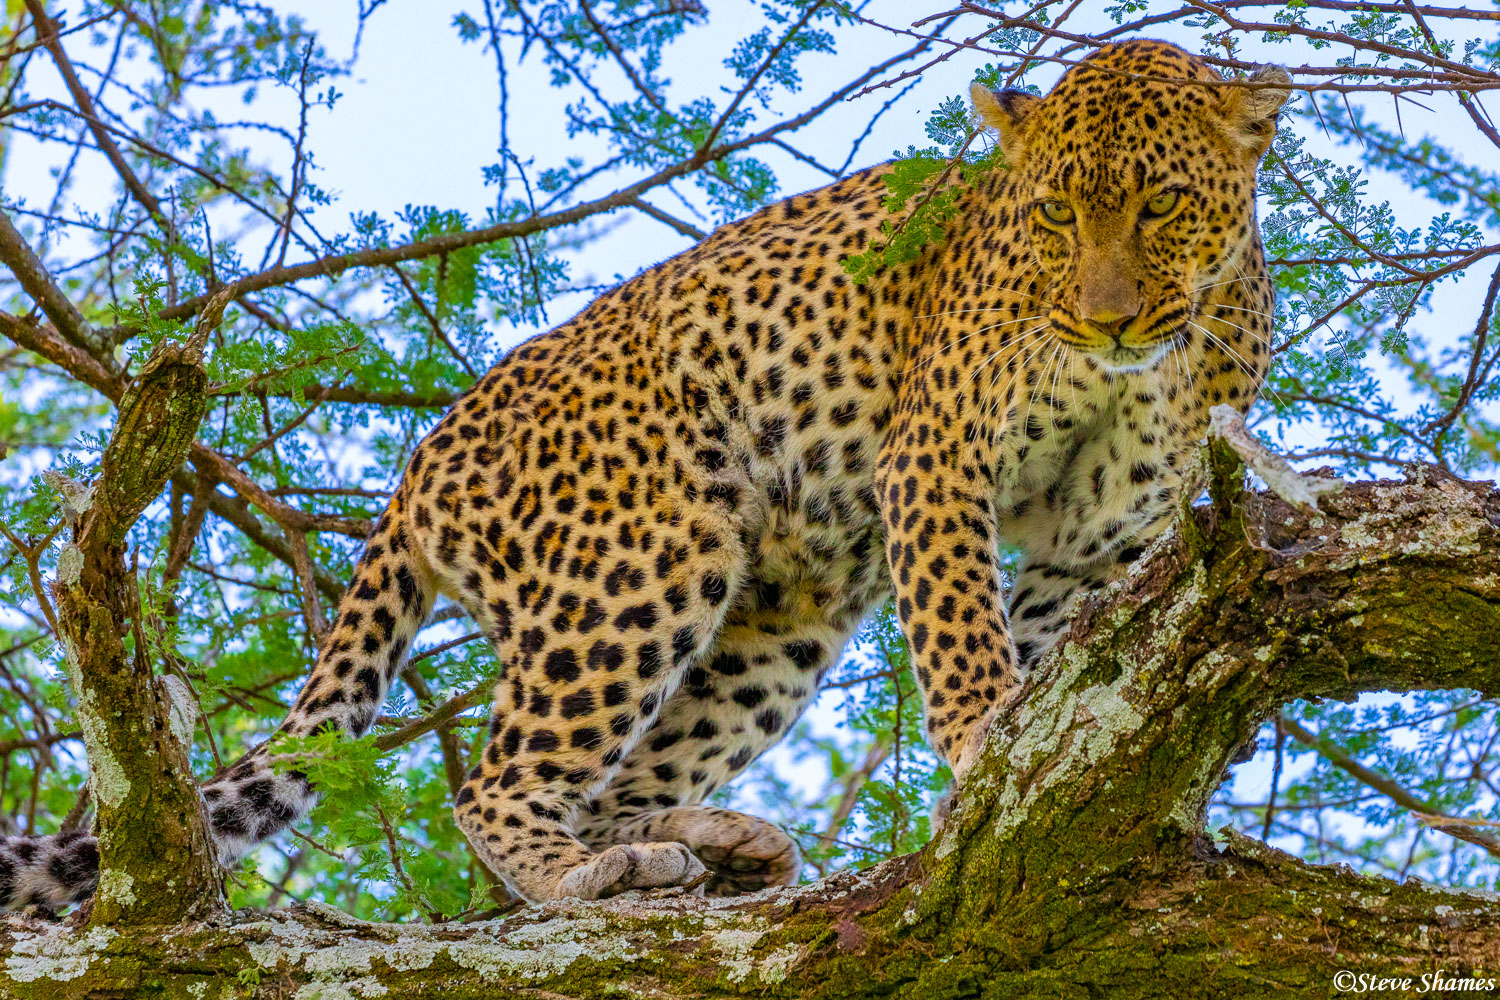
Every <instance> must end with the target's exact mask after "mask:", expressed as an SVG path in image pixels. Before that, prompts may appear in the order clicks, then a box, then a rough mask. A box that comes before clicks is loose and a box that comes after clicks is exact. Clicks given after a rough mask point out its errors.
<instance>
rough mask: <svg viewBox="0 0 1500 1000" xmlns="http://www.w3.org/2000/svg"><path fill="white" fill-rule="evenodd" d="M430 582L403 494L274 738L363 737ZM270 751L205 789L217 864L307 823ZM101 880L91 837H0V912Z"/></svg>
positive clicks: (303, 804)
mask: <svg viewBox="0 0 1500 1000" xmlns="http://www.w3.org/2000/svg"><path fill="white" fill-rule="evenodd" d="M433 597H434V583H433V580H432V575H431V572H430V571H429V569H428V567H427V562H426V560H425V559H424V558H423V557H422V555H421V553H420V552H419V551H417V549H416V547H415V539H414V538H413V536H412V532H411V530H410V529H409V527H408V526H407V524H406V516H405V503H404V500H403V493H402V492H401V491H398V492H397V495H396V497H395V498H394V499H392V501H391V505H390V506H389V507H388V508H387V509H386V512H385V513H384V514H383V515H382V516H381V518H380V520H379V521H378V522H377V523H376V525H375V529H374V531H373V532H371V534H370V538H369V541H368V542H367V543H366V544H365V550H364V553H363V555H361V556H360V559H359V563H358V564H357V565H356V566H355V568H354V577H353V579H352V580H351V581H350V583H349V588H348V589H347V590H346V591H345V592H344V596H343V599H342V600H341V601H340V602H339V608H338V618H337V619H336V621H335V622H334V623H333V627H332V630H331V631H330V632H329V634H328V638H327V640H326V641H325V642H324V643H323V648H322V651H321V652H320V653H319V654H318V661H317V664H316V665H315V666H314V667H313V670H312V673H311V674H310V675H308V678H307V680H306V681H305V682H304V683H303V685H302V691H301V693H300V694H298V695H297V701H296V703H295V704H294V705H293V706H292V710H291V711H290V712H289V713H287V717H286V719H285V721H283V722H282V724H281V727H280V729H279V732H284V733H288V734H291V735H293V736H306V735H309V734H311V733H313V732H316V731H318V730H320V729H324V728H333V729H334V730H336V731H339V732H342V733H347V734H349V735H350V736H362V735H364V733H365V732H366V731H367V730H368V729H369V728H370V726H371V724H373V723H374V721H375V718H376V716H377V714H378V713H379V711H380V706H381V705H382V704H383V703H384V702H385V694H386V690H387V689H388V688H389V687H390V684H391V681H392V680H393V679H394V678H395V676H396V674H397V672H398V671H400V669H401V667H402V666H403V665H404V664H405V662H406V657H407V652H408V650H409V649H410V647H411V643H412V640H413V638H414V637H415V636H416V633H417V630H418V629H420V628H421V627H422V624H423V623H424V622H425V621H426V620H427V615H428V612H429V611H430V610H431V608H432V601H433ZM274 743H275V741H274V740H272V741H271V742H269V743H262V744H261V745H260V746H258V747H256V748H255V749H253V750H251V751H250V752H249V753H247V754H245V755H244V756H243V757H241V758H240V759H239V760H238V761H236V762H235V763H234V764H232V765H230V766H229V767H227V768H225V769H224V770H222V771H220V772H219V773H218V774H216V775H214V777H213V778H211V779H209V781H208V782H207V783H206V784H205V785H204V786H203V797H204V800H205V802H206V805H207V810H208V817H209V826H210V829H211V832H212V834H213V839H214V843H215V845H216V847H217V849H218V855H219V860H220V862H222V863H224V864H233V863H235V862H237V861H238V860H239V859H240V858H242V857H244V856H245V855H246V854H248V853H249V852H250V850H251V849H252V848H253V847H254V846H255V845H256V844H258V843H260V842H261V841H263V840H265V839H266V838H267V837H270V836H273V835H274V834H276V833H278V832H280V831H282V830H284V829H286V828H287V827H288V826H290V825H291V824H292V823H294V822H296V821H297V820H298V819H300V818H301V817H302V816H305V815H306V814H307V812H308V810H310V809H311V808H312V807H313V805H314V803H316V801H317V793H316V791H315V790H314V789H313V788H312V786H311V784H310V783H309V781H308V779H307V776H306V775H305V774H302V773H301V772H299V771H296V770H288V769H286V768H282V769H281V773H279V774H278V773H277V770H276V768H275V767H273V764H272V760H271V755H272V753H273V752H274ZM98 881H99V851H98V844H97V842H96V840H95V838H93V837H90V836H84V835H81V834H78V833H64V834H56V835H52V836H47V837H0V909H15V908H17V907H20V906H26V905H39V906H45V907H49V908H56V907H59V906H62V905H65V904H67V903H75V902H79V901H81V900H84V899H87V898H88V897H89V896H91V895H92V894H93V892H94V888H95V886H96V885H97V883H98Z"/></svg>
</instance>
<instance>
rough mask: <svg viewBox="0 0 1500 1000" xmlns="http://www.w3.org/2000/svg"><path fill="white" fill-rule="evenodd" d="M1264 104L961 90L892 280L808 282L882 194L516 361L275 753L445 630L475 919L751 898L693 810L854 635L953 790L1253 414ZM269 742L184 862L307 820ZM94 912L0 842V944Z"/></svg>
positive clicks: (1112, 69) (675, 272)
mask: <svg viewBox="0 0 1500 1000" xmlns="http://www.w3.org/2000/svg"><path fill="white" fill-rule="evenodd" d="M1290 92H1291V80H1290V77H1289V76H1288V74H1287V73H1286V71H1285V70H1282V69H1280V68H1277V67H1262V68H1260V69H1257V70H1256V71H1255V72H1254V73H1253V74H1252V75H1249V76H1246V77H1240V78H1237V79H1235V80H1233V81H1229V80H1226V79H1225V78H1224V77H1223V76H1222V75H1221V74H1220V73H1219V72H1218V71H1217V70H1216V69H1214V68H1213V67H1212V66H1211V65H1209V64H1208V63H1207V62H1206V61H1205V60H1204V59H1202V58H1199V57H1197V56H1194V55H1192V54H1190V53H1188V52H1186V51H1185V50H1183V49H1181V48H1179V47H1177V46H1175V45H1173V44H1170V43H1168V42H1163V41H1156V40H1151V39H1132V40H1127V41H1122V42H1118V43H1112V44H1107V45H1104V46H1102V47H1100V48H1098V49H1097V50H1096V51H1094V52H1093V53H1091V54H1090V55H1088V56H1087V57H1086V58H1082V59H1080V60H1078V61H1076V63H1074V64H1072V65H1070V66H1069V67H1068V68H1067V69H1066V71H1065V72H1064V73H1063V74H1062V75H1061V77H1060V78H1059V80H1058V81H1057V83H1056V84H1055V85H1054V86H1053V88H1052V89H1051V90H1050V91H1049V92H1048V93H1046V94H1045V95H1042V94H1034V93H1030V92H1027V91H1025V90H1020V89H991V88H989V87H987V86H984V85H981V84H979V83H976V84H974V85H973V87H972V88H971V95H970V96H971V99H972V102H973V121H974V123H975V128H976V130H977V132H978V133H979V134H982V135H983V136H984V137H986V138H985V139H984V140H982V141H987V142H991V143H993V144H994V145H995V147H996V148H995V149H994V150H993V153H992V156H993V158H994V161H995V162H996V163H998V165H997V166H995V167H994V168H993V169H989V170H975V171H972V172H971V173H970V174H968V175H962V174H953V175H951V177H950V179H949V180H947V181H945V182H943V183H945V184H946V185H947V186H946V187H944V188H943V192H944V197H945V198H947V199H948V203H949V204H950V205H951V207H952V209H953V210H952V212H951V213H950V214H949V216H948V221H946V222H945V224H944V231H943V233H942V235H941V238H940V239H938V240H935V241H934V242H933V243H932V244H931V245H929V246H927V247H926V248H925V249H924V250H923V251H922V252H921V253H918V254H916V255H915V256H914V257H913V258H912V259H909V260H896V259H894V258H893V257H889V256H888V257H887V258H885V262H884V263H881V264H880V266H879V267H878V268H877V269H876V273H875V274H874V275H873V276H872V277H871V278H870V279H869V280H867V281H862V282H856V281H855V280H853V279H852V277H851V275H850V272H849V270H848V269H847V268H846V266H845V263H846V262H847V261H848V259H849V258H851V257H853V256H855V255H860V254H869V253H877V252H881V250H882V248H883V247H884V246H886V242H887V241H888V240H890V239H891V238H892V232H893V222H892V211H891V208H890V202H889V201H888V195H889V194H890V186H889V184H888V179H889V178H890V177H891V175H892V167H891V166H890V165H889V164H881V165H877V166H875V167H872V168H869V169H866V170H862V171H859V172H855V173H851V174H849V175H848V176H846V177H843V178H841V179H837V180H835V181H834V182H833V183H831V184H829V185H827V186H826V187H823V188H820V189H818V190H814V191H810V192H807V193H803V194H798V195H795V196H792V197H789V198H786V199H785V200H783V201H781V202H779V203H776V204H773V205H771V206H769V207H766V208H764V209H762V210H760V211H758V212H756V213H754V214H752V215H749V216H748V217H746V218H744V219H741V220H739V221H734V222H729V223H726V224H724V225H722V226H720V227H719V228H717V229H716V230H714V231H713V232H712V233H711V234H709V235H708V236H707V237H706V238H705V239H703V240H702V241H701V242H699V243H698V244H696V245H695V246H693V247H692V248H690V249H688V250H686V251H684V252H682V253H679V254H677V255H676V256H674V257H671V258H669V259H667V260H665V261H663V262H661V263H658V264H656V265H655V266H653V267H650V268H649V269H647V270H645V271H643V272H642V273H640V274H638V275H637V276H635V277H633V278H631V279H629V280H626V281H624V282H623V283H621V284H619V285H617V286H615V287H614V288H613V289H611V290H609V291H607V292H605V293H603V294H601V295H600V296H599V297H598V298H597V299H595V300H594V301H593V302H592V303H591V304H589V305H588V306H586V307H585V308H584V309H583V310H582V311H581V312H580V313H578V315H576V316H575V317H573V318H572V319H570V320H568V321H567V322H565V323H563V324H561V325H560V326H557V327H556V328H554V329H552V330H551V331H549V332H546V333H542V334H539V335H537V336H534V337H532V338H531V339H529V340H526V341H524V342H523V343H521V344H520V345H518V346H517V347H515V348H514V349H513V350H511V351H510V352H509V353H508V354H507V355H506V356H504V357H503V358H502V359H501V360H500V361H499V362H498V363H497V364H496V365H495V366H494V367H493V368H492V369H490V370H489V371H488V372H487V373H486V374H484V375H483V376H482V377H480V378H479V379H478V380H477V381H476V382H475V383H474V384H473V386H472V387H471V388H470V389H469V390H468V391H466V392H465V393H464V394H463V395H462V396H461V398H460V399H459V400H458V401H457V402H456V403H455V404H454V405H453V407H452V408H451V410H449V411H448V412H447V413H446V415H444V416H443V417H442V418H441V419H440V420H439V421H438V422H437V423H436V425H435V426H434V427H433V428H432V430H431V431H430V432H429V433H428V434H427V435H426V436H425V438H423V439H422V441H421V442H420V444H419V445H418V446H417V447H416V448H415V450H414V451H413V453H412V455H411V457H410V459H409V462H408V464H407V465H406V467H405V470H404V473H403V474H402V476H401V479H400V482H399V486H398V487H397V488H396V489H395V491H394V493H393V495H392V496H391V499H390V501H389V504H388V506H387V507H386V508H385V510H384V512H383V513H382V514H381V515H380V517H379V519H378V521H377V522H376V523H375V525H374V526H373V529H372V531H371V533H370V535H369V537H368V539H367V541H366V544H365V546H364V549H363V552H362V554H361V555H360V556H359V558H358V560H357V563H356V564H355V566H354V569H353V573H352V578H351V582H350V584H349V587H348V590H347V592H346V593H345V595H344V597H343V598H342V601H341V603H340V604H339V605H338V608H337V614H336V617H335V619H334V620H333V622H332V623H331V630H330V631H329V632H328V634H327V637H326V640H325V641H324V642H323V644H322V646H321V648H320V650H319V652H318V654H317V658H316V662H315V664H314V666H313V668H312V670H311V672H310V674H309V675H308V676H307V678H306V680H305V682H304V683H303V685H302V687H301V689H300V692H299V693H298V695H297V696H296V700H295V702H294V703H293V705H292V706H291V708H290V710H289V712H288V714H287V715H286V718H285V721H283V722H282V723H281V725H280V728H279V729H278V730H277V736H278V737H279V736H280V734H287V735H291V736H304V735H308V734H312V733H315V732H319V731H323V730H332V731H335V732H337V733H341V734H347V735H348V736H351V737H357V736H359V735H362V734H364V733H366V732H367V731H368V730H370V729H371V727H372V725H373V724H374V722H375V720H376V718H377V714H378V712H379V710H380V707H381V705H382V703H383V701H384V699H385V697H386V693H387V690H388V688H389V687H390V685H391V683H392V681H393V679H394V678H395V677H396V675H397V673H398V672H399V671H400V669H401V668H402V666H403V664H404V663H405V662H406V659H407V657H408V656H409V655H410V653H411V649H412V646H413V641H414V639H415V637H416V635H417V633H418V630H419V629H421V628H422V627H423V626H424V624H425V623H426V622H427V620H428V618H429V616H430V615H431V614H432V612H433V609H434V603H435V601H436V600H437V598H438V597H439V596H445V597H447V598H449V599H451V600H452V601H454V602H456V603H457V604H458V605H459V606H460V607H461V608H462V609H463V610H464V611H465V612H466V613H467V614H468V615H469V616H470V617H471V618H472V619H473V620H474V621H475V622H476V623H478V626H479V628H480V629H481V630H482V632H483V635H484V636H485V637H486V638H487V640H488V642H489V643H490V645H491V646H492V647H493V651H494V655H495V661H496V670H497V673H496V681H495V685H494V703H493V710H492V712H491V714H490V719H489V731H488V739H487V742H486V743H485V746H484V749H483V752H482V754H480V755H479V759H478V760H477V761H476V762H475V763H474V766H473V768H472V770H471V771H469V772H468V774H467V778H466V780H465V781H464V783H463V785H462V787H461V789H460V790H459V791H458V793H457V794H456V796H455V802H454V816H455V819H456V821H457V824H458V826H459V828H460V829H461V830H462V831H463V833H464V834H465V836H466V837H467V838H468V841H469V843H470V844H471V845H472V847H473V850H474V853H475V855H476V856H477V858H478V860H479V861H481V862H483V864H484V865H485V866H486V867H487V868H488V869H490V870H491V871H492V872H493V873H495V874H496V875H497V876H498V877H499V878H500V879H501V880H503V882H504V883H505V885H506V886H508V887H509V889H510V890H512V891H513V892H514V893H516V894H517V895H518V896H520V897H522V898H524V899H526V900H530V901H546V900H557V899H569V898H576V899H579V900H592V899H600V898H604V897H609V896H613V895H616V894H619V893H622V892H626V891H629V890H667V889H671V888H672V887H682V886H688V887H689V891H692V892H696V893H702V892H708V893H712V894H716V895H735V894H740V893H748V892H754V891H757V890H761V889H766V888H774V887H779V886H785V885H789V884H792V883H794V882H795V881H796V880H797V879H798V877H799V874H800V871H801V867H802V866H801V859H800V855H799V853H798V848H797V844H796V843H795V841H794V840H793V838H792V837H791V836H789V835H788V833H787V832H786V831H784V830H783V829H781V828H780V827H778V826H776V825H774V824H772V823H770V822H769V821H767V820H764V819H760V818H757V817H753V816H749V815H746V814H743V813H739V812H735V811H732V810H729V809H724V808H718V807H715V806H713V805H710V804H709V803H708V799H709V796H711V795H712V794H713V793H714V792H715V791H716V790H718V789H720V788H721V787H723V786H724V785H725V784H726V783H727V782H729V781H730V780H731V779H733V778H734V777H735V776H736V775H738V774H740V773H741V772H743V771H744V770H745V769H746V768H747V767H748V766H749V765H750V764H751V763H752V762H753V761H755V760H756V759H757V758H759V757H760V756H761V755H762V754H763V753H765V752H766V751H767V750H768V749H769V748H771V747H772V746H774V745H775V744H776V743H777V742H778V741H780V740H781V739H782V738H783V736H785V734H786V733H787V732H788V730H789V728H790V727H791V726H792V725H793V724H794V723H795V722H796V721H797V720H798V719H799V717H800V716H801V715H802V713H803V711H804V710H805V709H806V708H807V707H808V705H809V703H810V702H811V701H812V700H813V699H814V698H815V697H816V696H817V695H818V692H819V688H820V684H821V683H822V682H823V680H824V678H825V676H826V675H827V674H828V672H829V670H830V669H831V667H832V666H833V665H834V664H835V662H836V661H837V660H838V658H839V656H840V655H841V652H842V651H843V650H844V648H845V646H846V645H847V644H848V643H849V642H850V640H851V637H852V636H854V635H855V634H856V631H857V629H858V628H859V627H860V625H861V623H862V622H864V621H865V620H866V619H867V618H868V617H869V616H870V615H871V614H872V613H874V612H875V611H876V610H878V609H879V608H880V607H881V606H883V605H885V604H886V603H887V602H892V603H893V604H894V608H895V614H896V617H897V619H898V620H899V623H900V627H901V630H902V632H903V634H904V636H905V638H906V642H907V648H908V650H909V654H910V662H911V668H912V670H913V672H914V675H915V679H916V682H917V685H918V686H919V688H920V690H921V692H922V702H923V710H924V718H925V727H926V733H927V737H928V740H929V742H930V745H931V747H932V748H933V750H934V751H936V753H937V754H938V755H940V756H941V757H942V759H943V760H944V761H945V762H947V763H948V765H949V766H950V767H951V769H952V772H953V774H954V776H955V781H956V783H957V785H958V786H959V787H960V788H961V787H962V785H963V782H964V781H965V778H966V776H967V775H968V774H969V773H970V771H971V769H972V768H974V766H975V763H976V760H978V759H979V757H980V756H981V748H982V746H983V742H984V736H985V733H986V732H987V730H988V728H989V726H990V723H991V721H992V720H993V719H994V718H995V717H996V715H997V713H999V712H1001V711H1002V710H1004V709H1005V708H1006V707H1007V706H1008V705H1010V703H1011V701H1012V699H1014V698H1015V696H1016V694H1017V692H1018V691H1020V690H1021V688H1022V685H1023V681H1024V680H1025V678H1026V677H1027V675H1028V674H1029V673H1030V672H1031V671H1032V670H1033V669H1034V668H1035V666H1036V665H1037V663H1038V661H1039V660H1040V659H1041V658H1042V657H1043V656H1044V654H1046V653H1047V652H1048V650H1049V649H1051V648H1052V647H1053V646H1054V645H1055V644H1056V643H1057V641H1058V639H1059V637H1060V636H1061V635H1062V634H1063V632H1064V631H1065V629H1066V627H1067V625H1068V621H1069V615H1070V613H1071V610H1072V609H1073V608H1074V607H1075V606H1076V604H1077V602H1078V601H1079V600H1082V599H1084V598H1086V597H1087V596H1088V595H1090V594H1092V593H1096V592H1097V591H1098V590H1099V589H1100V588H1102V587H1105V586H1106V585H1108V584H1109V583H1110V582H1111V581H1113V580H1115V579H1118V578H1119V577H1120V576H1121V575H1123V574H1124V573H1125V572H1126V571H1127V570H1128V568H1129V566H1130V565H1131V563H1132V562H1133V561H1134V560H1136V559H1137V558H1138V557H1139V556H1140V555H1141V553H1142V552H1143V550H1144V549H1145V548H1146V547H1147V546H1148V545H1149V543H1150V542H1151V541H1152V539H1153V538H1155V537H1156V536H1157V535H1158V534H1159V533H1161V532H1162V531H1163V530H1164V529H1165V528H1166V526H1167V525H1168V524H1169V523H1170V522H1171V519H1172V517H1173V515H1174V513H1175V512H1176V511H1177V510H1178V508H1179V505H1180V503H1181V500H1182V497H1183V496H1184V495H1187V496H1188V497H1189V498H1191V496H1192V495H1195V494H1196V491H1197V490H1198V489H1199V488H1200V487H1201V481H1200V479H1199V478H1196V477H1198V476H1199V474H1198V473H1195V472H1193V471H1192V470H1193V468H1195V464H1194V463H1193V462H1192V461H1191V458H1192V456H1193V454H1194V452H1195V449H1196V448H1197V447H1198V444H1199V442H1200V441H1201V439H1202V438H1203V437H1204V435H1205V430H1206V428H1207V426H1208V423H1209V410H1210V408H1211V407H1213V406H1216V405H1220V404H1226V405H1229V406H1232V407H1235V408H1237V409H1239V410H1240V411H1242V412H1243V411H1247V410H1248V408H1249V407H1250V406H1251V404H1252V403H1253V402H1254V401H1255V399H1256V398H1257V395H1258V393H1259V391H1260V388H1261V386H1262V384H1263V382H1264V380H1265V378H1266V375H1267V371H1268V368H1269V364H1270V361H1271V357H1272V353H1273V352H1272V350H1271V347H1270V335H1271V317H1272V310H1273V306H1274V300H1273V289H1272V282H1271V280H1270V278H1269V275H1268V271H1267V265H1266V263H1265V254H1264V250H1263V247H1262V243H1261V238H1260V234H1259V228H1258V223H1257V218H1256V190H1257V177H1258V171H1259V164H1260V161H1261V160H1262V158H1263V157H1264V155H1265V153H1266V152H1267V150H1268V149H1269V147H1270V145H1271V143H1272V141H1273V139H1274V137H1275V135H1276V131H1277V124H1278V117H1279V114H1280V111H1281V109H1282V107H1283V105H1284V104H1285V102H1286V101H1287V99H1288V97H1289V95H1290ZM1006 552H1018V553H1019V555H1018V556H1016V559H1017V560H1018V561H1016V562H1015V563H1013V564H1008V563H1007V562H1006V561H1005V560H1006V558H1007V557H1006V556H1005V553H1006ZM275 739H276V737H273V739H272V740H271V741H268V742H267V743H263V744H261V745H260V746H259V747H257V748H255V749H254V750H252V751H250V752H249V753H247V754H246V755H245V756H243V757H242V758H241V759H239V760H238V761H237V762H236V763H234V764H232V765H231V766H229V767H227V768H226V769H224V770H222V771H221V772H219V773H218V774H217V775H216V776H214V777H213V778H211V779H210V780H208V781H207V782H206V784H205V785H204V786H203V787H202V794H203V801H204V805H205V811H206V817H207V822H208V824H209V826H210V829H211V833H212V838H213V842H214V845H215V848H216V850H217V853H218V856H219V858H220V860H221V861H233V860H234V859H239V858H242V857H244V856H246V855H247V853H249V852H250V851H251V850H253V849H254V847H255V845H257V844H259V843H260V842H262V841H264V840H265V839H266V838H268V837H271V836H273V835H275V834H276V833H278V832H279V831H282V830H284V829H286V828H287V827H288V826H290V825H291V824H293V823H295V822H297V821H298V820H299V819H300V818H302V817H304V816H305V815H306V814H307V813H308V811H309V810H310V808H311V807H312V805H313V804H314V803H315V801H316V799H317V789H316V787H315V786H314V785H313V784H312V783H311V782H310V781H309V779H308V778H307V776H306V775H305V774H303V773H301V772H299V771H296V770H288V769H286V768H285V767H281V768H278V767H276V766H274V761H273V759H272V756H273V755H272V753H271V750H270V748H271V747H273V746H274V745H275ZM97 879H98V853H97V844H96V842H95V840H94V838H92V837H90V836H87V835H82V834H79V833H76V832H75V833H71V834H66V835H63V836H60V837H52V838H32V839H28V838H7V839H5V840H4V841H3V842H0V902H3V903H4V905H6V906H9V907H12V908H14V907H16V906H19V905H26V904H35V905H58V904H62V903H64V902H69V901H77V900H81V899H84V898H86V897H87V896H88V895H89V894H90V893H91V892H92V891H93V890H94V887H95V884H96V883H97Z"/></svg>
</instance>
